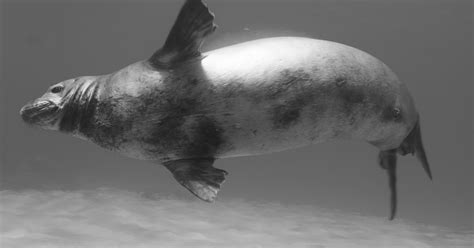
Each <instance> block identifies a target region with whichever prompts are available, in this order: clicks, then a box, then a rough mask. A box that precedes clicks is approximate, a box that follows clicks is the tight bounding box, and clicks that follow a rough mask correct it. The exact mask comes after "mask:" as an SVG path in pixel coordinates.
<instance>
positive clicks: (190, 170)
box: [164, 158, 228, 202]
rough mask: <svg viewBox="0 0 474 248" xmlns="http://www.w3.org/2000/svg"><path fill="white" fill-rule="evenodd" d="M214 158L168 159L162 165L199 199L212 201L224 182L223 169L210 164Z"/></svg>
mask: <svg viewBox="0 0 474 248" xmlns="http://www.w3.org/2000/svg"><path fill="white" fill-rule="evenodd" d="M213 163H214V159H212V158H204V159H181V160H174V161H168V162H165V163H164V166H165V167H166V168H168V170H170V171H171V173H173V176H174V178H175V179H176V180H177V181H178V182H179V183H180V184H181V185H183V186H184V187H185V188H187V189H188V190H189V191H191V193H193V194H194V195H196V196H197V197H199V198H200V199H201V200H204V201H207V202H213V201H214V199H215V198H216V196H217V193H218V192H219V189H220V187H221V184H222V183H224V180H225V176H226V175H227V174H228V173H227V172H226V171H225V170H221V169H216V168H214V167H213V166H212V164H213Z"/></svg>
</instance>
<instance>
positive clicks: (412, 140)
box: [397, 118, 433, 180]
mask: <svg viewBox="0 0 474 248" xmlns="http://www.w3.org/2000/svg"><path fill="white" fill-rule="evenodd" d="M397 152H398V153H399V154H401V155H406V154H408V153H411V154H412V155H413V154H414V155H416V157H417V158H418V160H419V161H420V163H421V165H422V166H423V169H424V170H425V172H426V174H427V175H428V177H429V178H430V179H431V180H433V177H432V175H431V169H430V165H429V163H428V158H427V157H426V153H425V148H424V147H423V141H422V139H421V129H420V119H419V118H418V121H417V122H416V124H415V126H414V127H413V129H412V130H411V132H410V133H409V134H408V136H407V137H406V138H405V139H404V140H403V142H402V144H401V145H400V147H398V149H397Z"/></svg>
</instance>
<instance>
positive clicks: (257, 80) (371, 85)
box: [80, 37, 417, 161]
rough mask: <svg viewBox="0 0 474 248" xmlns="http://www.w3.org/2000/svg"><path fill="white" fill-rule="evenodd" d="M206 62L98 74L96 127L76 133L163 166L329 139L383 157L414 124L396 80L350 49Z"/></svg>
mask: <svg viewBox="0 0 474 248" xmlns="http://www.w3.org/2000/svg"><path fill="white" fill-rule="evenodd" d="M275 51H280V52H279V53H275ZM256 53H258V55H256ZM204 57H205V58H204V59H202V60H200V61H194V62H191V63H189V64H185V65H183V66H181V67H179V68H176V69H174V70H173V71H172V72H170V71H157V70H156V69H154V68H153V67H151V66H150V65H149V64H148V62H147V61H141V62H138V63H135V64H132V65H130V66H128V67H126V68H124V69H122V70H120V71H118V72H115V73H113V74H110V75H107V76H101V77H99V78H100V79H101V81H102V84H100V86H99V87H100V89H99V92H98V95H97V101H98V105H97V109H96V113H97V114H95V115H94V118H95V121H94V122H95V123H96V125H94V126H92V127H90V128H92V129H94V130H92V131H91V130H88V129H90V128H87V130H82V131H80V134H81V135H84V136H85V137H86V138H88V139H91V140H92V141H94V142H95V143H97V144H99V145H101V146H104V147H106V148H109V149H112V150H117V151H119V152H122V153H124V154H126V155H127V156H130V157H134V158H138V159H146V160H161V161H166V160H174V159H179V158H181V159H182V158H195V157H214V158H225V157H232V156H245V155H256V154H263V153H268V152H275V151H281V150H286V149H290V148H295V147H299V146H305V145H310V144H314V143H318V142H323V141H327V140H332V139H359V140H364V141H367V142H369V143H371V144H374V145H376V146H377V147H378V148H380V149H381V150H387V149H392V148H397V147H398V146H399V145H400V143H401V142H402V141H403V139H404V138H405V137H406V136H407V135H408V133H409V132H410V131H411V129H412V128H413V126H414V125H415V123H416V122H417V113H416V111H415V108H414V106H413V101H412V100H411V97H410V96H409V94H408V91H407V90H406V87H405V86H404V85H403V84H401V83H400V82H399V80H398V79H397V77H396V76H395V74H393V73H392V72H391V70H390V69H389V68H388V67H387V66H385V65H384V64H383V63H382V62H380V61H379V60H377V59H375V58H374V57H372V56H370V55H368V54H366V53H364V52H362V51H360V50H357V49H354V48H351V47H348V46H344V45H341V44H337V43H333V42H329V41H321V40H313V39H307V38H298V37H277V38H269V39H262V40H256V41H251V42H246V43H243V44H239V45H235V46H230V47H226V48H222V49H218V50H214V51H211V52H208V53H205V54H204ZM256 57H257V58H258V59H256Z"/></svg>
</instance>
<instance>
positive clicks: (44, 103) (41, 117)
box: [20, 100, 59, 125]
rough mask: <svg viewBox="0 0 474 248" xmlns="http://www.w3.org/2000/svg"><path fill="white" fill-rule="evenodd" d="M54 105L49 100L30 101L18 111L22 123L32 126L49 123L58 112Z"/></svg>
mask: <svg viewBox="0 0 474 248" xmlns="http://www.w3.org/2000/svg"><path fill="white" fill-rule="evenodd" d="M58 109H59V108H58V107H57V106H56V104H54V103H53V102H51V101H49V100H41V101H31V102H29V103H27V104H26V105H25V106H23V107H22V108H21V110H20V115H21V118H22V119H23V121H24V122H26V123H28V124H32V125H44V124H47V123H48V122H49V121H51V120H52V119H53V118H54V117H55V116H56V115H55V113H56V112H57V111H58Z"/></svg>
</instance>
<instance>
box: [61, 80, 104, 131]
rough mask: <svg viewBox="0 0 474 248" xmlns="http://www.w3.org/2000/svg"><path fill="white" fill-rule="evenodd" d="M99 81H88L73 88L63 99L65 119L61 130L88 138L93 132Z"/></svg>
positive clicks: (63, 118) (62, 121) (62, 120)
mask: <svg viewBox="0 0 474 248" xmlns="http://www.w3.org/2000/svg"><path fill="white" fill-rule="evenodd" d="M98 89H99V87H98V83H97V80H87V81H85V82H82V83H80V84H79V85H78V86H77V87H74V88H72V89H71V90H70V91H69V92H67V93H66V95H65V96H64V98H63V104H64V105H63V106H64V107H63V109H62V111H63V117H62V119H61V122H60V125H59V129H60V130H61V131H63V132H67V133H73V134H75V135H80V136H81V135H84V136H86V137H88V136H89V134H90V133H91V132H92V131H93V130H92V129H93V128H94V126H93V124H94V120H95V111H96V108H97V102H98Z"/></svg>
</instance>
